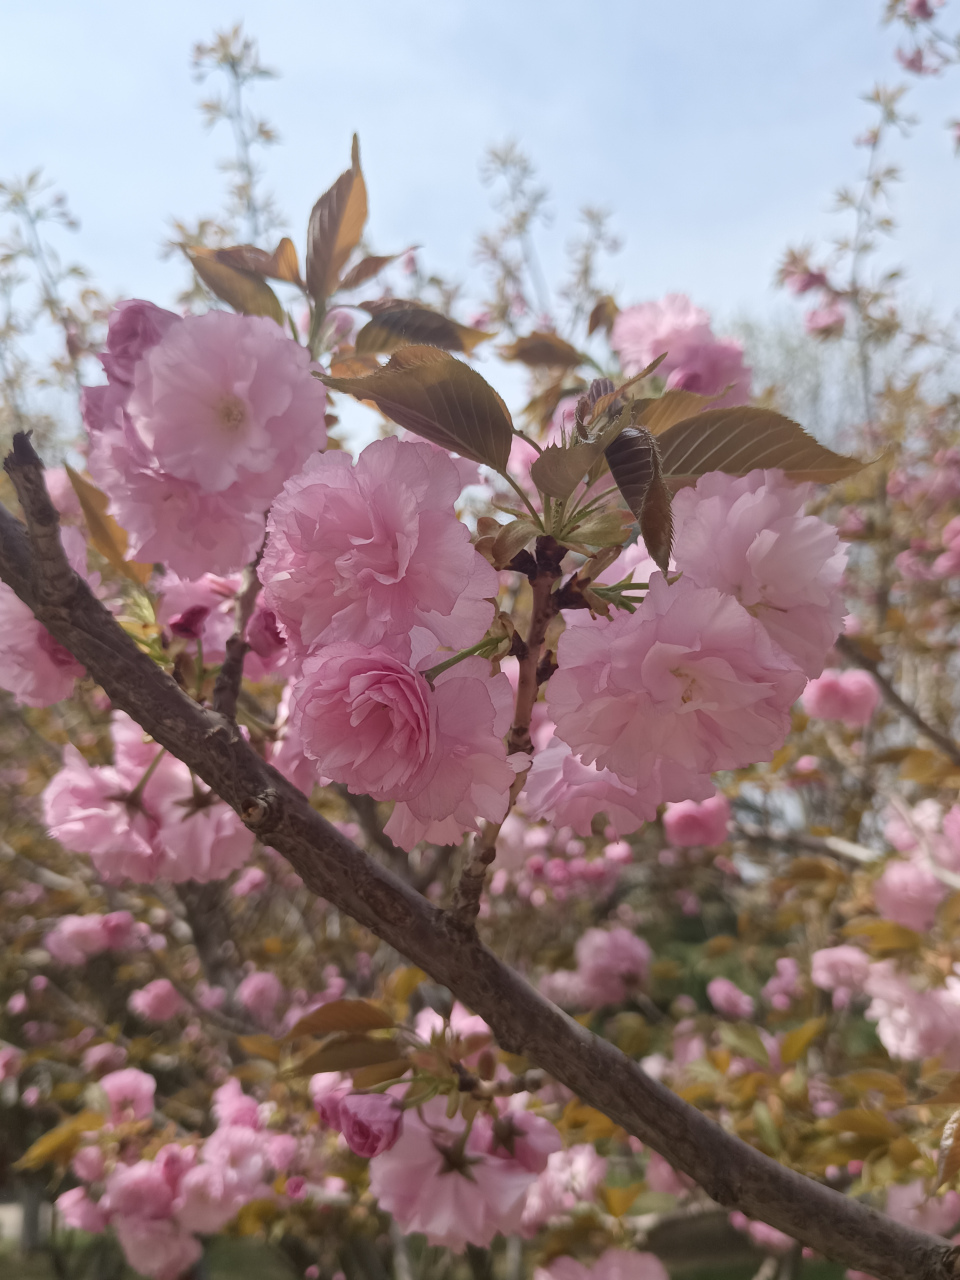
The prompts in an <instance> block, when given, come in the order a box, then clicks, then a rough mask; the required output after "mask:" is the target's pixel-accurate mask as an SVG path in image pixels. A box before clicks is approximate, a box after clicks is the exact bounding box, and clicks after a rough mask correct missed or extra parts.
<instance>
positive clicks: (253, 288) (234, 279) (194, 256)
mask: <svg viewBox="0 0 960 1280" xmlns="http://www.w3.org/2000/svg"><path fill="white" fill-rule="evenodd" d="M184 253H185V254H186V255H187V257H188V258H189V260H190V263H191V265H192V267H193V269H194V271H195V272H196V273H197V275H198V276H199V277H200V279H201V280H202V281H203V283H204V284H205V285H206V286H207V288H208V289H209V290H210V291H211V292H212V293H215V294H216V295H217V297H218V298H220V299H222V300H223V301H224V302H226V303H227V304H228V305H229V306H231V307H233V309H234V311H239V312H240V313H241V315H245V316H268V317H269V318H270V319H271V320H275V321H276V322H277V324H278V325H280V326H281V328H282V327H283V323H284V316H283V307H282V306H281V305H280V299H279V298H278V297H277V295H276V294H275V293H274V292H273V290H272V289H271V288H270V286H269V285H268V284H267V282H266V281H265V280H264V279H263V278H262V277H261V276H258V275H254V273H253V272H252V271H240V270H238V269H237V268H236V267H230V266H228V265H227V264H226V263H225V262H220V261H218V259H217V250H216V249H204V248H202V247H201V246H197V247H196V248H193V249H188V248H185V249H184Z"/></svg>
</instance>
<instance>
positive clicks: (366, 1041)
mask: <svg viewBox="0 0 960 1280" xmlns="http://www.w3.org/2000/svg"><path fill="white" fill-rule="evenodd" d="M399 1057H400V1046H399V1044H398V1043H397V1041H396V1040H395V1039H394V1038H393V1036H388V1037H386V1038H384V1039H373V1037H372V1036H365V1035H349V1034H345V1035H335V1036H331V1037H330V1038H329V1039H328V1040H327V1041H326V1043H324V1044H322V1045H321V1046H320V1048H319V1049H316V1050H314V1052H313V1053H310V1054H308V1055H307V1056H306V1057H305V1058H302V1059H300V1060H299V1061H298V1062H297V1065H296V1074H297V1075H308V1076H312V1075H314V1074H315V1073H316V1072H318V1071H354V1070H355V1069H356V1068H357V1067H372V1066H373V1065H374V1064H376V1063H383V1062H396V1061H397V1059H398V1058H399Z"/></svg>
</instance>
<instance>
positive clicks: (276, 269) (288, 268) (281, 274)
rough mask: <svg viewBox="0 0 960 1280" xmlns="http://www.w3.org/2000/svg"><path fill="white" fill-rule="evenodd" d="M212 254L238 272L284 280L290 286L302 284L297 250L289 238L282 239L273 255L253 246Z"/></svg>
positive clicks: (246, 245) (233, 248)
mask: <svg viewBox="0 0 960 1280" xmlns="http://www.w3.org/2000/svg"><path fill="white" fill-rule="evenodd" d="M213 252H214V256H215V258H216V260H217V261H218V262H222V263H224V264H225V265H226V266H228V267H236V268H237V270H239V271H248V272H252V273H253V274H254V275H258V276H269V277H270V279H271V280H286V281H288V282H289V283H290V284H300V285H302V283H303V281H302V280H301V279H300V263H299V261H298V259H297V250H296V248H295V247H294V243H293V241H292V240H291V239H290V237H289V236H284V237H283V239H282V240H281V241H280V243H279V244H278V245H277V247H276V249H274V251H273V253H267V251H266V250H265V249H258V248H257V246H256V245H255V244H238V245H232V246H231V247H230V248H227V249H214V251H213Z"/></svg>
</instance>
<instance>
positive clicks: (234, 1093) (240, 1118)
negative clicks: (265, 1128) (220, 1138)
mask: <svg viewBox="0 0 960 1280" xmlns="http://www.w3.org/2000/svg"><path fill="white" fill-rule="evenodd" d="M213 1115H214V1119H215V1120H216V1122H217V1124H218V1125H240V1126H242V1127H245V1128H247V1129H259V1128H260V1108H259V1106H258V1105H257V1100H256V1098H251V1097H250V1095H249V1094H248V1093H244V1092H243V1085H242V1084H241V1083H240V1081H239V1080H237V1079H236V1077H235V1076H231V1077H230V1079H229V1080H227V1081H225V1083H224V1084H222V1085H221V1086H220V1088H219V1089H214V1091H213Z"/></svg>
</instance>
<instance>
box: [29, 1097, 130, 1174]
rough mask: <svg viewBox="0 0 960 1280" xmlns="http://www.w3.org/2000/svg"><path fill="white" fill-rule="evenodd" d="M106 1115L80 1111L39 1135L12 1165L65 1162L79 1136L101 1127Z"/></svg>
mask: <svg viewBox="0 0 960 1280" xmlns="http://www.w3.org/2000/svg"><path fill="white" fill-rule="evenodd" d="M106 1122H107V1117H106V1116H105V1115H103V1114H102V1113H101V1112H99V1111H81V1112H79V1113H78V1114H77V1115H75V1116H71V1117H70V1119H69V1120H64V1121H63V1123H62V1124H58V1125H57V1126H56V1128H55V1129H51V1130H50V1131H49V1132H48V1133H45V1134H43V1135H41V1137H39V1138H38V1139H37V1140H36V1142H34V1143H33V1144H32V1145H31V1146H29V1147H28V1148H27V1150H26V1151H25V1152H24V1153H23V1155H22V1156H21V1157H20V1159H19V1160H18V1161H17V1162H16V1164H15V1165H14V1166H13V1167H14V1168H15V1169H42V1168H43V1166H44V1165H46V1164H53V1163H56V1164H63V1165H65V1164H67V1162H68V1161H69V1160H70V1159H71V1158H72V1157H73V1155H74V1154H75V1152H76V1150H77V1148H78V1147H79V1145H80V1139H81V1136H82V1135H83V1134H84V1133H90V1132H91V1131H92V1130H94V1129H101V1128H102V1127H103V1126H104V1125H105V1124H106Z"/></svg>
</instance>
